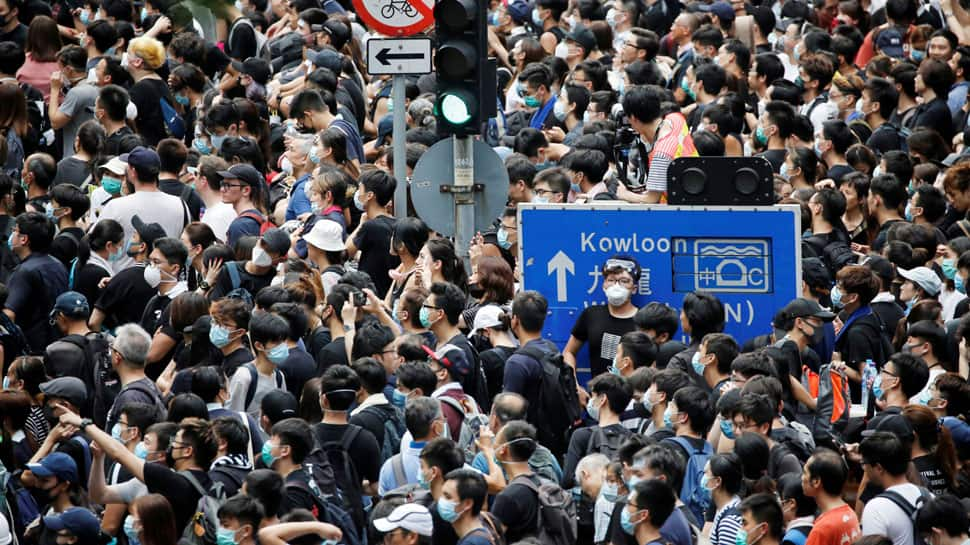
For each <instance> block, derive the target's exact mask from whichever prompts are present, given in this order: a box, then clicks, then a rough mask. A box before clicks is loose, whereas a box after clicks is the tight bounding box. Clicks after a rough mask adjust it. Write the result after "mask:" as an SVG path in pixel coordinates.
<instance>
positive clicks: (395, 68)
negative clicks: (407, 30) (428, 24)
mask: <svg viewBox="0 0 970 545" xmlns="http://www.w3.org/2000/svg"><path fill="white" fill-rule="evenodd" d="M404 44H407V46H404ZM402 46H404V47H411V48H412V49H408V50H406V51H397V52H396V51H394V50H395V49H397V50H400V49H402ZM417 49H420V51H414V50H417ZM431 49H432V48H431V38H371V39H370V40H367V73H368V74H370V75H372V76H386V75H394V76H396V75H403V74H430V73H431V56H432V55H433V53H432V50H431ZM373 51H376V53H374V55H373V56H371V53H372V52H373ZM385 52H388V53H387V55H393V56H399V55H402V54H403V55H423V56H422V57H420V58H419V59H397V58H395V59H388V60H391V61H392V62H391V63H390V64H384V63H383V60H382V59H381V56H382V53H385ZM372 61H378V62H372Z"/></svg>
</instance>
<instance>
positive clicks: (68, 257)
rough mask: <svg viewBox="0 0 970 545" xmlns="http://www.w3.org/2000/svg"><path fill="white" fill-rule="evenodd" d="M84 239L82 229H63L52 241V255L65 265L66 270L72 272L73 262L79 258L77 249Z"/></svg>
mask: <svg viewBox="0 0 970 545" xmlns="http://www.w3.org/2000/svg"><path fill="white" fill-rule="evenodd" d="M82 238H84V230H83V229H81V228H80V227H68V228H66V229H61V230H60V232H58V233H57V236H55V237H54V240H52V241H51V249H50V254H51V255H52V256H54V257H56V258H57V260H58V261H60V262H61V263H63V264H64V268H66V269H67V270H68V271H70V270H71V261H73V260H74V258H75V257H77V247H78V244H79V243H80V242H81V239H82Z"/></svg>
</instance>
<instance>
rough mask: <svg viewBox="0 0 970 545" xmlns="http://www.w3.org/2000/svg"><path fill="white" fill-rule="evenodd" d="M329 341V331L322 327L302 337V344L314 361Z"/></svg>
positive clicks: (330, 338) (319, 326)
mask: <svg viewBox="0 0 970 545" xmlns="http://www.w3.org/2000/svg"><path fill="white" fill-rule="evenodd" d="M331 340H332V337H331V336H330V329H328V328H327V327H326V326H324V325H318V326H317V327H315V328H313V330H312V331H310V332H309V333H307V334H306V336H305V337H303V344H304V345H305V346H306V351H307V352H309V353H310V355H311V356H313V357H314V359H315V358H316V357H317V355H318V354H319V353H320V351H321V350H323V348H324V347H325V346H327V345H328V344H330V341H331Z"/></svg>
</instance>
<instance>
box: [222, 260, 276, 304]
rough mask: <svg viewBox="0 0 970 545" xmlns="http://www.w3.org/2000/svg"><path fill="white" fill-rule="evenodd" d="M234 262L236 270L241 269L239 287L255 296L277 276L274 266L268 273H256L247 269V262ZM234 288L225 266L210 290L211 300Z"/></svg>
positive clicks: (223, 295)
mask: <svg viewBox="0 0 970 545" xmlns="http://www.w3.org/2000/svg"><path fill="white" fill-rule="evenodd" d="M233 263H235V264H236V270H237V271H239V286H237V287H239V288H243V289H245V290H246V291H248V292H249V293H250V295H252V296H253V297H255V296H256V294H257V293H259V290H261V289H263V288H265V287H266V286H268V285H269V284H270V282H272V281H273V277H274V276H276V269H274V268H270V269H269V272H267V273H266V274H262V275H255V274H252V273H250V272H249V271H247V270H246V262H244V261H234V262H233ZM232 290H233V287H232V279H231V278H230V277H229V271H228V270H227V269H226V267H225V266H223V267H222V270H221V271H219V276H218V277H217V278H216V283H215V284H214V285H213V286H212V290H210V291H209V300H210V301H215V300H216V299H220V298H222V297H225V295H226V294H227V293H229V292H230V291H232Z"/></svg>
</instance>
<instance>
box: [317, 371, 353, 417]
mask: <svg viewBox="0 0 970 545" xmlns="http://www.w3.org/2000/svg"><path fill="white" fill-rule="evenodd" d="M358 390H360V378H359V377H358V376H357V373H355V372H354V370H353V369H351V368H350V367H348V366H346V365H332V366H330V367H329V368H327V370H326V371H324V372H323V376H322V377H321V380H320V397H326V398H327V401H328V402H329V403H330V409H331V410H334V411H343V410H347V409H348V408H350V405H351V404H352V403H353V402H354V400H355V399H356V397H357V391H358Z"/></svg>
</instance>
